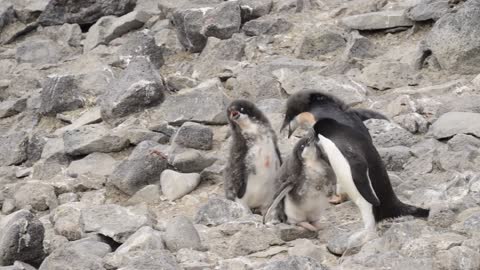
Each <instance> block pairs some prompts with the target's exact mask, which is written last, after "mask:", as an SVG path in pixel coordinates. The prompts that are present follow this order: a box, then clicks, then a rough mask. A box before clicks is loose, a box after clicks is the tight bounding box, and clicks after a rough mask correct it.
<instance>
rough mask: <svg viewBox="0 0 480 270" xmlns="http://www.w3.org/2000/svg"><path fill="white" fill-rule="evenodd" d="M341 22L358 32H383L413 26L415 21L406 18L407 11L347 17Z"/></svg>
mask: <svg viewBox="0 0 480 270" xmlns="http://www.w3.org/2000/svg"><path fill="white" fill-rule="evenodd" d="M341 22H342V23H343V24H344V25H345V26H347V27H348V28H351V29H356V30H382V29H389V28H395V27H401V26H412V25H413V21H412V20H410V19H409V18H407V17H406V16H405V10H388V11H379V12H371V13H364V14H359V15H353V16H347V17H344V18H342V19H341Z"/></svg>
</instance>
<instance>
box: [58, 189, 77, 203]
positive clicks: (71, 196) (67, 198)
mask: <svg viewBox="0 0 480 270" xmlns="http://www.w3.org/2000/svg"><path fill="white" fill-rule="evenodd" d="M71 202H78V195H77V194H75V193H73V192H68V193H63V194H60V195H58V204H60V205H62V204H67V203H71Z"/></svg>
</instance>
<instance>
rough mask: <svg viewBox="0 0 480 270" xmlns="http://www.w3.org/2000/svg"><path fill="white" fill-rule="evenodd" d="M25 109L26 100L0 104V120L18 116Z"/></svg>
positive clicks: (8, 101) (19, 99) (13, 100)
mask: <svg viewBox="0 0 480 270" xmlns="http://www.w3.org/2000/svg"><path fill="white" fill-rule="evenodd" d="M26 107H27V99H26V98H18V99H9V100H6V101H4V102H2V103H0V118H6V117H10V116H14V115H16V114H19V113H21V112H23V110H25V108H26Z"/></svg>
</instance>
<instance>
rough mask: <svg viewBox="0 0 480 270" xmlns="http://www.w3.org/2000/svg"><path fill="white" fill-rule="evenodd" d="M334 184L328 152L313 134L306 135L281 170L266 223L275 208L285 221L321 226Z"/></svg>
mask: <svg viewBox="0 0 480 270" xmlns="http://www.w3.org/2000/svg"><path fill="white" fill-rule="evenodd" d="M334 185H335V174H334V172H333V170H332V168H331V167H330V164H329V163H328V159H327V157H326V156H325V153H323V152H322V151H321V148H320V147H318V145H317V144H316V143H315V139H314V138H313V136H312V137H310V138H308V137H305V138H302V139H301V140H300V141H298V142H297V144H296V145H295V147H294V149H293V153H292V154H291V155H290V157H289V158H288V159H287V160H286V161H285V163H284V164H283V165H282V167H281V168H280V171H279V172H278V174H277V178H276V187H277V191H276V194H275V199H274V202H273V203H272V205H271V206H270V208H269V209H268V211H267V214H266V215H265V216H264V223H265V220H266V219H267V218H268V217H269V216H270V215H271V213H272V212H273V211H274V209H275V212H276V217H277V218H278V219H279V220H280V221H281V222H287V223H289V224H292V225H298V226H301V227H304V228H305V229H307V230H311V231H316V230H318V229H320V217H321V215H322V214H323V212H324V210H325V208H326V207H327V206H328V199H327V195H328V194H329V193H332V192H333V186H334Z"/></svg>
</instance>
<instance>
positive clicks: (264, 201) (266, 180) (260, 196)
mask: <svg viewBox="0 0 480 270" xmlns="http://www.w3.org/2000/svg"><path fill="white" fill-rule="evenodd" d="M247 159H248V160H249V161H250V162H253V166H254V167H255V174H254V173H250V174H249V175H248V178H247V188H246V191H245V195H244V196H243V197H242V198H241V199H239V200H240V202H241V203H242V204H243V205H245V206H247V207H249V208H262V209H265V208H267V207H268V206H269V205H270V204H271V202H272V201H273V196H274V192H275V176H276V173H277V170H278V168H279V167H280V160H279V159H278V156H277V153H276V151H275V146H274V144H273V141H271V140H269V139H267V138H265V139H262V140H260V141H259V142H257V143H256V144H255V145H253V146H252V147H251V148H250V150H249V152H248V154H247Z"/></svg>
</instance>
